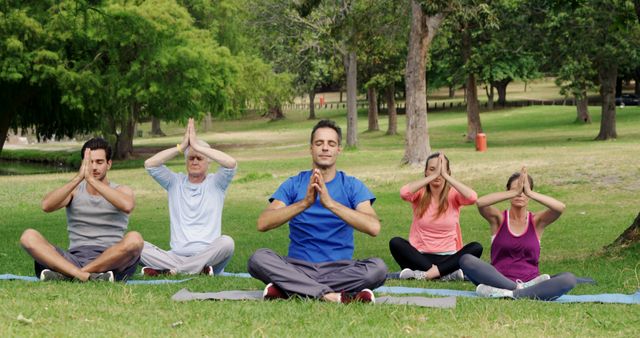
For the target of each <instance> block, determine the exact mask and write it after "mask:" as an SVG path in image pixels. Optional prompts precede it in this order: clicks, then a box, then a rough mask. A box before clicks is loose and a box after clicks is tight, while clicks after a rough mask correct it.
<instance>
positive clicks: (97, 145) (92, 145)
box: [80, 137, 111, 161]
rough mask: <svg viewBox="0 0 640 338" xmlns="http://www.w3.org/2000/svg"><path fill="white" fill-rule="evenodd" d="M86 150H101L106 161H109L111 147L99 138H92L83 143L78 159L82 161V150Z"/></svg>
mask: <svg viewBox="0 0 640 338" xmlns="http://www.w3.org/2000/svg"><path fill="white" fill-rule="evenodd" d="M87 148H89V149H91V150H96V149H103V150H104V153H105V154H106V155H107V161H110V160H111V146H110V145H109V142H107V141H106V140H105V139H103V138H101V137H94V138H92V139H90V140H89V141H87V142H85V143H84V145H83V146H82V150H80V158H82V159H83V160H84V150H85V149H87Z"/></svg>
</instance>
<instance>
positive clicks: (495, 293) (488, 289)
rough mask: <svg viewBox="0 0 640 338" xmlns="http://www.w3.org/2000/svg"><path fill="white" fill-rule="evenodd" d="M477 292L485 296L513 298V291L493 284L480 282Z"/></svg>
mask: <svg viewBox="0 0 640 338" xmlns="http://www.w3.org/2000/svg"><path fill="white" fill-rule="evenodd" d="M476 293H477V294H478V296H480V297H485V298H513V291H511V290H507V289H500V288H496V287H493V286H489V285H485V284H480V285H478V287H477V288H476Z"/></svg>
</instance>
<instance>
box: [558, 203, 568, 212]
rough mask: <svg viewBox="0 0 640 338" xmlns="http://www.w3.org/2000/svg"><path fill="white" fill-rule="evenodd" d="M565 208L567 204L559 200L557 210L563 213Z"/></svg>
mask: <svg viewBox="0 0 640 338" xmlns="http://www.w3.org/2000/svg"><path fill="white" fill-rule="evenodd" d="M566 208H567V206H566V205H565V204H564V203H562V202H561V203H560V205H558V212H559V213H563V212H564V210H565V209H566Z"/></svg>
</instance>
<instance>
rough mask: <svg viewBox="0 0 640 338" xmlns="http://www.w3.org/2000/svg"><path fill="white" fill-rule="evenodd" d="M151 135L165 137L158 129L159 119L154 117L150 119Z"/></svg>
mask: <svg viewBox="0 0 640 338" xmlns="http://www.w3.org/2000/svg"><path fill="white" fill-rule="evenodd" d="M151 135H152V136H167V135H165V133H164V132H163V131H162V129H160V119H159V118H157V117H155V116H152V117H151Z"/></svg>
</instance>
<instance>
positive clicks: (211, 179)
mask: <svg viewBox="0 0 640 338" xmlns="http://www.w3.org/2000/svg"><path fill="white" fill-rule="evenodd" d="M236 169H237V166H236V167H235V168H232V169H229V168H225V167H223V166H220V167H219V168H218V171H217V172H216V173H215V174H208V175H207V177H206V178H205V179H204V181H203V182H202V183H198V184H194V183H191V182H189V177H188V176H187V175H185V174H183V173H175V172H173V171H171V170H170V169H169V168H167V167H166V166H164V165H162V166H159V167H151V168H147V172H148V173H149V175H151V177H153V178H154V179H155V180H156V181H157V182H158V183H159V184H160V185H161V186H162V187H163V188H164V189H165V190H167V193H168V195H169V219H170V224H171V243H170V244H171V251H172V252H174V253H176V254H178V255H181V256H192V255H195V254H197V253H199V252H200V251H202V250H204V249H205V248H206V247H207V246H208V245H209V244H211V243H212V242H213V241H214V240H215V239H216V238H218V237H220V235H221V230H222V207H223V205H224V196H225V192H226V190H227V187H228V186H229V184H230V183H231V180H232V179H233V176H234V175H235V173H236Z"/></svg>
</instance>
